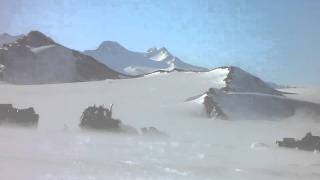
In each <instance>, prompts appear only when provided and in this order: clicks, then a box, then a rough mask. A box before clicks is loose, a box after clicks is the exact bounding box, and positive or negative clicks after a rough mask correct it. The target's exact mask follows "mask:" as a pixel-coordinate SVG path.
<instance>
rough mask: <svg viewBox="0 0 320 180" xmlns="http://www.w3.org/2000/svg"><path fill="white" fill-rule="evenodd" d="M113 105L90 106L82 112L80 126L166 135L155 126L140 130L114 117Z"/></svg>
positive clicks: (121, 131) (120, 131) (116, 131)
mask: <svg viewBox="0 0 320 180" xmlns="http://www.w3.org/2000/svg"><path fill="white" fill-rule="evenodd" d="M112 107H113V105H110V107H109V108H107V107H105V106H104V105H100V106H96V105H94V106H89V107H88V108H86V109H85V110H84V112H83V113H82V116H81V119H80V121H81V122H80V127H81V128H82V129H89V130H97V131H104V132H115V133H130V134H141V135H152V136H165V134H164V133H163V132H160V131H159V130H158V129H157V128H155V127H144V128H141V129H140V131H139V130H137V129H136V128H134V127H132V126H129V125H125V124H123V123H122V121H121V120H120V119H114V118H113V117H112Z"/></svg>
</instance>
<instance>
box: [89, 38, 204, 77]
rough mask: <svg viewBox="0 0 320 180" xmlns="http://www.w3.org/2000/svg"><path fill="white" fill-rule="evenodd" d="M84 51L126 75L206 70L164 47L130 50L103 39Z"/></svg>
mask: <svg viewBox="0 0 320 180" xmlns="http://www.w3.org/2000/svg"><path fill="white" fill-rule="evenodd" d="M84 53H85V54H87V55H89V56H92V57H94V58H96V59H98V60H100V61H101V62H103V63H104V64H106V65H107V66H109V67H111V68H113V69H115V70H116V71H118V72H121V73H124V74H128V75H141V74H147V73H151V72H154V71H157V70H166V71H170V70H173V69H181V70H185V71H206V70H208V69H206V68H202V67H197V66H193V65H190V64H187V63H184V62H183V61H181V60H180V59H179V58H177V57H174V56H173V55H172V54H170V52H169V51H168V50H167V49H165V48H160V49H156V48H152V49H150V50H148V51H147V52H146V53H141V52H133V51H130V50H128V49H126V48H124V47H122V46H121V45H120V44H119V43H117V42H112V41H105V42H103V43H102V44H101V45H100V46H99V47H98V48H97V49H96V50H87V51H84Z"/></svg>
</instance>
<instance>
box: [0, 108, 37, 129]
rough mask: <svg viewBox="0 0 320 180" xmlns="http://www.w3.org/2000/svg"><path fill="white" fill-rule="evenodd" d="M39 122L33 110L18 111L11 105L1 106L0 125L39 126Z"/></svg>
mask: <svg viewBox="0 0 320 180" xmlns="http://www.w3.org/2000/svg"><path fill="white" fill-rule="evenodd" d="M38 120H39V115H38V114H36V113H35V111H34V109H33V108H27V109H17V108H14V107H13V106H12V105H11V104H0V125H17V126H37V124H38Z"/></svg>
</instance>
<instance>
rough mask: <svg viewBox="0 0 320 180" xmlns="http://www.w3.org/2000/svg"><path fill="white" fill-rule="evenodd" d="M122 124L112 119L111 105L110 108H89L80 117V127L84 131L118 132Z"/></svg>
mask: <svg viewBox="0 0 320 180" xmlns="http://www.w3.org/2000/svg"><path fill="white" fill-rule="evenodd" d="M121 124H122V122H121V121H120V120H119V119H114V118H112V105H111V106H110V108H107V107H105V106H102V105H101V106H96V105H94V106H89V107H88V108H86V109H85V110H84V112H83V113H82V116H81V122H80V127H81V128H85V129H96V130H107V131H114V132H120V131H122V128H121Z"/></svg>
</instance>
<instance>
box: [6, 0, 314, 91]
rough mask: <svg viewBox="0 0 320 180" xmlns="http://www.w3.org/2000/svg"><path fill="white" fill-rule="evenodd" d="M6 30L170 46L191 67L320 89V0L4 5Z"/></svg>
mask: <svg viewBox="0 0 320 180" xmlns="http://www.w3.org/2000/svg"><path fill="white" fill-rule="evenodd" d="M0 2H1V4H0V32H9V33H11V34H20V33H26V32H28V31H29V30H32V29H36V30H40V31H42V32H44V33H46V34H47V35H49V36H50V37H52V38H53V39H55V40H56V41H58V42H59V43H61V44H63V45H66V46H68V47H71V48H74V49H78V50H85V49H94V48H96V47H97V46H98V45H99V44H100V43H101V41H104V40H113V41H118V42H119V43H120V44H122V45H123V46H125V47H126V48H128V49H131V50H135V51H145V50H147V49H148V48H150V47H153V46H156V47H162V46H165V47H167V48H168V49H169V50H170V51H171V52H172V53H173V54H175V55H176V56H178V57H180V58H181V59H183V60H184V61H186V62H189V63H193V64H196V65H201V66H207V67H216V66H221V65H237V66H240V67H242V68H244V69H246V70H249V71H250V72H252V73H254V74H257V75H258V76H259V77H261V78H263V79H266V80H270V81H275V82H280V83H285V84H286V83H288V84H305V85H320V78H319V70H320V1H319V0H266V1H264V0H230V1H228V0H175V1H172V0H161V1H160V0H159V1H153V0H131V1H129V0H106V1H103V0H91V1H89V0H65V1H63V0H0Z"/></svg>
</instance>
